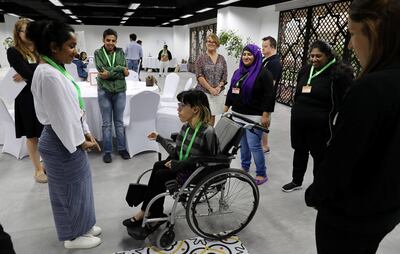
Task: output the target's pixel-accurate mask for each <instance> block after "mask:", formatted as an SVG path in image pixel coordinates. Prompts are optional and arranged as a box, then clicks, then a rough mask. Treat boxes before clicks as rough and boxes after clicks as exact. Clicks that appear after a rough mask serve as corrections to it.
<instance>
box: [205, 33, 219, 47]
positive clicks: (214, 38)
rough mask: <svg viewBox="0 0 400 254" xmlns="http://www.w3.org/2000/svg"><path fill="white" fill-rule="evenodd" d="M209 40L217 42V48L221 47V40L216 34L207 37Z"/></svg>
mask: <svg viewBox="0 0 400 254" xmlns="http://www.w3.org/2000/svg"><path fill="white" fill-rule="evenodd" d="M208 38H211V39H212V40H213V41H215V45H216V46H217V47H219V45H220V44H219V43H220V42H219V38H218V36H217V35H216V34H215V33H210V34H209V35H208V36H207V39H208Z"/></svg>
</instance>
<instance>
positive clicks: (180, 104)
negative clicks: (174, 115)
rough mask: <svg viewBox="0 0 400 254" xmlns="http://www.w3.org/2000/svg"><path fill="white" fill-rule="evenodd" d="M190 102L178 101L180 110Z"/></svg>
mask: <svg viewBox="0 0 400 254" xmlns="http://www.w3.org/2000/svg"><path fill="white" fill-rule="evenodd" d="M187 105H189V104H185V103H183V102H178V110H182V109H183V107H184V106H187Z"/></svg>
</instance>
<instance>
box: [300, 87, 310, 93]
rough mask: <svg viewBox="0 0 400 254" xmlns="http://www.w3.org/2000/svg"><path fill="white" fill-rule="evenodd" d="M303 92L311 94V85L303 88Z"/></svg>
mask: <svg viewBox="0 0 400 254" xmlns="http://www.w3.org/2000/svg"><path fill="white" fill-rule="evenodd" d="M301 92H302V93H311V86H309V85H306V86H303V88H302V89H301Z"/></svg>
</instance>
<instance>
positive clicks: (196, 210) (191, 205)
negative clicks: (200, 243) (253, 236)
mask: <svg viewBox="0 0 400 254" xmlns="http://www.w3.org/2000/svg"><path fill="white" fill-rule="evenodd" d="M258 203H259V190H258V187H257V185H256V184H255V182H254V179H253V178H252V177H251V176H250V175H249V174H247V173H245V172H243V171H242V170H239V169H232V168H228V169H222V170H218V171H216V172H213V173H211V174H210V175H208V176H206V177H204V178H203V179H202V180H201V181H200V182H199V183H198V184H197V185H196V187H195V188H194V189H193V191H192V192H191V194H190V197H189V199H188V202H187V207H186V220H187V222H188V224H189V227H190V228H191V229H192V230H193V232H194V233H196V234H197V235H199V236H201V237H204V238H209V239H224V238H227V237H230V236H232V235H234V234H236V233H238V232H240V231H241V230H242V229H243V228H244V227H246V226H247V224H248V223H249V222H250V221H251V220H252V218H253V217H254V214H255V213H256V211H257V207H258Z"/></svg>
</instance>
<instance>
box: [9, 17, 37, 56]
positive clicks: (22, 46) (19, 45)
mask: <svg viewBox="0 0 400 254" xmlns="http://www.w3.org/2000/svg"><path fill="white" fill-rule="evenodd" d="M29 23H30V21H29V20H28V19H25V18H21V19H19V20H18V21H17V22H16V23H15V25H14V48H15V49H16V50H18V52H19V53H21V55H22V57H23V58H24V59H25V60H28V59H31V60H32V61H36V60H37V58H38V57H37V55H36V54H35V52H32V51H31V50H30V49H29V47H28V45H26V43H25V42H23V41H22V39H21V36H19V33H20V32H21V31H22V27H23V26H24V25H26V26H28V24H29ZM25 29H26V28H25ZM25 36H26V31H25Z"/></svg>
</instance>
